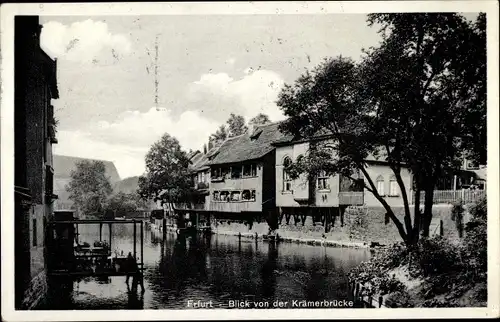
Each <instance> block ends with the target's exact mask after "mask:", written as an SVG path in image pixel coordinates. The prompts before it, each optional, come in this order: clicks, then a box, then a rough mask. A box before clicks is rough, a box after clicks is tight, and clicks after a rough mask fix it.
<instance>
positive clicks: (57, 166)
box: [53, 154, 121, 184]
mask: <svg viewBox="0 0 500 322" xmlns="http://www.w3.org/2000/svg"><path fill="white" fill-rule="evenodd" d="M84 160H87V161H102V162H103V163H104V166H105V167H106V175H107V176H108V177H109V178H110V182H111V184H114V183H116V182H118V181H120V180H121V179H120V175H119V174H118V171H117V170H116V167H115V164H114V163H113V162H111V161H105V160H95V159H87V158H79V157H72V156H66V155H56V154H54V156H53V167H54V179H55V180H58V179H64V178H71V171H72V170H76V163H77V162H80V161H84Z"/></svg>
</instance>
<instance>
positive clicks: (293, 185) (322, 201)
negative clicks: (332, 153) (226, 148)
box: [274, 136, 412, 230]
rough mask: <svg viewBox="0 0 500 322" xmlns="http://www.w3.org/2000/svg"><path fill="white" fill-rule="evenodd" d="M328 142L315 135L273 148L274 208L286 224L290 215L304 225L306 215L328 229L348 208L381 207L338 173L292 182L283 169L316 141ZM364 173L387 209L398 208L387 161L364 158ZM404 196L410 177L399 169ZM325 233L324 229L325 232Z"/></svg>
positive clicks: (400, 201) (396, 189) (399, 202)
mask: <svg viewBox="0 0 500 322" xmlns="http://www.w3.org/2000/svg"><path fill="white" fill-rule="evenodd" d="M325 140H329V138H328V136H318V137H316V138H313V139H310V140H294V139H288V140H281V141H279V142H275V143H274V145H275V146H276V207H277V208H278V211H279V214H280V222H281V221H282V219H283V217H285V219H286V221H287V222H289V220H290V218H291V216H293V217H295V218H296V219H295V221H299V220H301V221H302V222H304V221H305V220H306V218H307V216H312V217H313V222H321V223H323V224H324V225H325V227H328V224H330V223H334V221H335V220H336V217H340V221H341V223H342V224H343V215H344V212H345V210H346V208H347V207H349V206H366V207H381V204H380V202H379V201H378V200H377V199H376V198H375V196H373V194H372V193H371V192H369V191H368V190H366V189H364V188H363V184H362V182H356V181H354V180H352V179H351V178H347V177H344V176H342V175H339V174H333V175H330V174H327V173H326V172H325V171H319V173H317V174H316V175H314V176H312V175H309V174H302V175H301V176H300V177H299V178H298V179H292V177H291V176H290V174H289V173H288V171H287V166H288V165H289V164H291V163H293V162H296V161H297V160H298V159H300V158H301V157H303V156H304V155H306V154H307V152H308V150H309V149H310V148H311V147H312V146H313V145H316V144H318V143H320V142H324V141H325ZM365 161H366V164H367V167H366V172H367V174H368V175H369V176H370V178H371V179H372V181H373V182H374V184H375V185H376V187H377V190H378V193H379V194H380V195H381V196H383V198H384V199H385V201H386V202H387V203H388V204H389V205H390V206H402V205H403V199H402V196H401V193H400V189H399V185H398V184H397V182H396V178H395V176H394V174H393V172H392V170H391V169H390V167H389V166H388V164H387V162H385V161H383V160H379V159H376V158H374V157H373V156H370V157H368V158H367V160H365ZM401 176H402V179H403V181H404V183H405V186H406V187H408V191H407V193H408V196H409V192H410V187H411V180H412V179H411V174H410V172H409V170H408V169H405V168H403V170H402V173H401ZM353 177H354V178H355V179H356V180H364V181H366V182H367V179H366V178H364V176H363V175H362V173H361V172H360V173H358V174H355V175H353ZM367 184H368V182H367ZM327 230H328V229H327Z"/></svg>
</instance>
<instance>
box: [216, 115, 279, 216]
mask: <svg viewBox="0 0 500 322" xmlns="http://www.w3.org/2000/svg"><path fill="white" fill-rule="evenodd" d="M282 137H283V134H282V133H281V132H280V131H279V130H278V124H277V123H272V124H268V125H263V126H258V127H256V128H255V129H253V130H251V131H248V132H247V133H245V134H243V135H240V136H237V137H232V138H229V139H227V140H226V141H224V142H223V143H222V145H221V146H220V147H218V148H217V149H216V150H215V151H213V152H212V153H210V154H209V155H208V165H209V166H210V188H209V191H210V197H209V203H208V210H209V211H211V212H214V213H217V214H218V215H238V214H256V215H258V214H266V213H268V212H270V211H274V210H275V207H276V193H275V190H276V189H275V186H276V183H275V174H274V173H275V160H276V156H275V148H274V146H273V145H272V144H273V142H275V141H276V140H279V139H281V138H282Z"/></svg>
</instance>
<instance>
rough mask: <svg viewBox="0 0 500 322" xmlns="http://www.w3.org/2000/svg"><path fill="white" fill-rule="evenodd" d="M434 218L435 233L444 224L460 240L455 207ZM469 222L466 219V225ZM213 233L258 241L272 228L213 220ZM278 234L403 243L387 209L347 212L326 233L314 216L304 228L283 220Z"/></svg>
mask: <svg viewBox="0 0 500 322" xmlns="http://www.w3.org/2000/svg"><path fill="white" fill-rule="evenodd" d="M393 209H394V210H395V213H396V215H397V217H398V219H399V220H400V221H401V222H403V218H404V210H403V208H393ZM433 212H434V217H433V222H432V224H431V234H439V222H440V220H442V221H443V235H444V237H445V238H448V239H451V240H455V241H456V240H458V232H457V229H456V226H455V222H454V221H453V220H451V206H448V205H443V206H441V205H439V206H434V207H433ZM465 221H466V219H464V222H465ZM211 226H212V231H213V232H214V233H217V234H225V235H238V234H239V233H241V235H242V236H243V237H252V238H255V234H256V233H257V236H258V237H261V236H262V235H267V234H268V232H269V227H268V225H267V223H266V222H265V221H262V222H260V223H258V222H254V223H253V224H252V225H251V226H250V225H249V224H248V223H247V224H245V223H243V222H238V221H236V220H226V219H224V220H220V219H217V220H215V219H213V220H212V221H211ZM276 233H277V234H278V235H279V236H280V237H281V238H283V239H289V240H299V239H303V240H317V241H321V240H323V241H335V242H344V243H346V244H349V243H350V244H353V245H359V244H365V245H370V244H371V243H372V242H377V243H380V244H384V245H387V244H391V243H394V242H400V241H401V237H400V236H399V233H398V230H397V228H396V226H395V225H394V223H393V222H392V221H388V222H386V218H385V210H384V209H383V208H376V207H372V208H358V209H347V210H346V213H345V215H344V225H343V226H341V222H340V218H339V217H337V218H336V221H335V223H334V226H333V227H331V228H330V231H329V232H327V233H325V227H324V226H323V225H322V224H321V223H313V221H312V218H311V217H307V219H306V221H305V223H304V225H303V224H302V222H301V221H299V222H298V223H297V224H295V222H294V218H293V216H292V217H291V218H290V221H289V223H288V224H287V223H286V222H285V219H283V221H282V223H281V225H280V227H279V229H278V230H277V231H276Z"/></svg>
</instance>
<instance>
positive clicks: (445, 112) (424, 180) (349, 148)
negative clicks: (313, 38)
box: [277, 14, 484, 245]
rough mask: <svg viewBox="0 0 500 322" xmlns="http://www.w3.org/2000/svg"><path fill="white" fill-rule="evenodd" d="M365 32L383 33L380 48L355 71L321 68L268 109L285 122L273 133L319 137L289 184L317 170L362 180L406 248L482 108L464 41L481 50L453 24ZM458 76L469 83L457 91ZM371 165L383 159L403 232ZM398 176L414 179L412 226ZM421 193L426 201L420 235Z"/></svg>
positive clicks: (403, 18)
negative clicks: (396, 192) (405, 172)
mask: <svg viewBox="0 0 500 322" xmlns="http://www.w3.org/2000/svg"><path fill="white" fill-rule="evenodd" d="M369 22H370V23H373V22H377V23H380V24H381V25H382V28H381V31H380V32H381V33H382V34H383V37H382V43H381V44H380V46H379V47H378V48H371V49H370V51H368V52H367V55H366V56H365V57H364V58H363V60H362V62H361V63H359V64H355V63H354V62H353V61H352V60H351V59H348V58H343V57H337V58H334V59H325V60H324V62H323V63H322V64H320V65H319V66H317V67H316V68H314V69H313V70H312V71H307V72H306V73H305V74H304V75H302V76H301V77H299V79H297V81H296V82H295V84H294V85H293V86H291V85H285V87H284V89H283V90H282V92H281V93H280V95H279V98H278V102H277V103H278V106H280V107H281V109H282V110H283V111H284V113H285V115H286V116H289V119H288V120H287V121H285V122H283V123H282V124H281V125H280V128H281V129H282V130H283V131H285V132H288V133H291V134H294V135H296V136H299V137H306V138H311V137H313V136H315V135H318V134H319V133H321V134H328V135H329V138H330V140H326V141H322V142H318V143H315V144H312V146H311V148H310V149H309V152H308V155H307V157H306V158H303V159H302V160H301V162H296V163H295V164H293V165H292V167H291V168H290V169H289V170H290V172H291V174H292V175H294V176H298V174H299V173H302V172H309V173H311V174H314V173H317V172H318V171H320V170H325V171H327V172H328V173H340V174H341V175H343V176H345V177H348V178H351V179H352V180H357V176H356V173H357V172H358V171H359V172H361V173H362V174H363V177H364V182H363V185H364V188H365V189H366V190H367V191H369V192H370V193H372V194H373V195H374V196H375V198H376V199H377V200H378V201H379V202H380V203H381V204H382V206H383V207H384V209H385V211H386V213H387V216H388V217H389V218H390V219H391V220H392V221H393V223H394V224H395V225H396V227H397V229H398V231H399V234H400V235H401V237H402V239H403V240H404V241H405V243H406V244H407V245H413V244H415V243H416V242H417V241H418V238H419V233H420V230H421V229H423V230H424V235H426V234H427V233H428V227H429V225H430V219H431V218H432V196H433V191H434V187H435V181H436V179H437V177H438V176H439V175H441V174H442V173H443V172H444V171H445V170H448V169H452V168H454V165H455V161H456V159H457V156H458V155H460V154H461V152H462V151H463V150H464V149H466V148H467V146H468V144H466V143H467V142H468V141H469V137H470V136H471V135H470V130H469V129H470V128H476V126H477V124H476V126H474V125H470V126H464V123H465V122H468V120H467V119H466V115H468V114H470V113H471V111H475V110H476V109H477V107H476V105H477V101H478V100H481V99H483V100H484V97H482V98H479V97H477V96H476V95H475V96H474V98H473V99H472V98H471V97H470V96H468V94H470V93H471V89H472V88H476V87H477V88H480V87H481V86H479V85H478V83H480V79H481V78H482V77H483V76H484V75H483V74H482V73H481V72H480V71H478V68H477V63H476V64H474V63H473V59H472V57H476V58H478V57H479V56H480V55H479V54H475V55H472V54H470V52H469V53H467V52H468V51H470V50H472V51H474V50H473V49H472V48H470V46H471V41H468V39H476V41H475V42H474V45H476V44H477V45H481V42H480V41H479V40H477V38H479V37H476V36H474V35H477V34H480V33H478V32H476V31H475V28H474V27H473V26H471V25H469V24H467V23H466V22H465V20H464V19H463V18H462V17H461V16H458V15H455V14H380V15H378V14H377V15H369ZM482 45H483V46H484V44H482ZM465 61H467V63H464V62H465ZM464 75H468V76H474V77H475V80H469V81H467V82H466V83H463V81H464ZM461 82H462V83H461ZM475 91H476V92H480V90H479V89H477V90H475ZM472 102H474V103H476V105H474V103H472ZM476 113H477V114H481V113H480V112H476ZM370 155H371V156H374V157H375V158H384V159H386V161H387V162H388V164H389V166H390V168H391V170H392V171H393V173H394V175H395V177H396V180H397V183H398V185H399V187H400V191H401V194H402V198H403V202H404V221H403V222H401V221H400V220H399V219H398V218H397V217H396V216H395V214H394V211H393V209H392V208H391V207H390V206H389V205H388V204H387V202H386V201H385V199H384V198H383V197H382V196H380V195H379V193H378V192H377V189H376V186H375V185H374V182H373V179H372V178H371V177H370V176H369V174H368V172H367V171H366V162H365V160H366V158H367V157H368V156H370ZM404 167H408V168H409V169H410V170H411V172H412V173H413V176H414V177H415V179H416V180H415V181H416V198H415V199H416V201H417V202H416V203H415V204H416V205H415V211H414V219H415V220H414V221H413V222H412V216H411V215H412V214H411V211H410V206H409V196H408V195H407V193H406V191H407V189H406V187H405V185H404V182H403V180H402V177H401V171H402V169H403V168H404ZM420 190H423V191H425V210H424V220H423V221H422V223H423V225H422V224H421V221H420V211H419V203H418V201H419V195H418V194H419V191H420Z"/></svg>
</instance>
